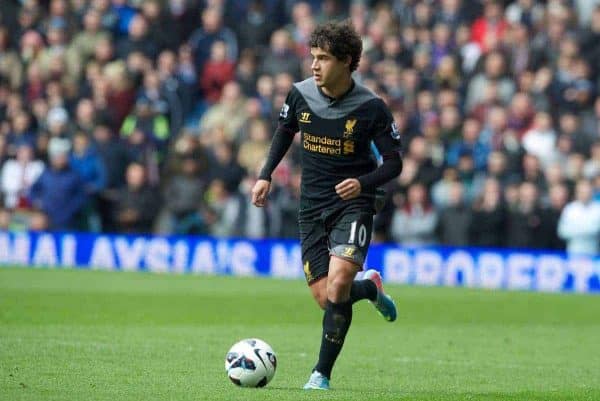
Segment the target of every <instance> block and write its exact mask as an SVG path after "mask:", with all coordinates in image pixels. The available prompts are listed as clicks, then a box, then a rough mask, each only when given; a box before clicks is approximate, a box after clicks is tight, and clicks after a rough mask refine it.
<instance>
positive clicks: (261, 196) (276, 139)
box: [252, 88, 299, 207]
mask: <svg viewBox="0 0 600 401" xmlns="http://www.w3.org/2000/svg"><path fill="white" fill-rule="evenodd" d="M296 91H297V90H296V89H295V88H292V90H291V91H290V93H289V94H288V96H287V98H286V99H285V103H284V104H283V107H282V108H281V111H280V112H279V124H278V126H277V129H276V130H275V134H274V135H273V141H272V142H271V148H270V149H269V154H268V155H267V160H266V161H265V165H264V166H263V168H262V170H261V172H260V174H259V176H258V180H257V181H256V184H254V188H252V204H253V205H255V206H258V207H263V206H264V205H265V201H266V200H267V195H269V191H270V190H271V175H272V174H273V171H274V170H275V168H276V167H277V165H278V164H279V162H281V159H283V156H285V154H286V152H287V151H288V149H289V148H290V146H291V145H292V142H293V140H294V135H295V134H296V132H298V120H297V119H296V99H297V96H299V94H297V93H295V92H296Z"/></svg>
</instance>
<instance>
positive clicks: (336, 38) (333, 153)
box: [252, 22, 402, 390]
mask: <svg viewBox="0 0 600 401" xmlns="http://www.w3.org/2000/svg"><path fill="white" fill-rule="evenodd" d="M309 44H310V47H311V54H312V57H313V62H312V67H311V68H312V72H313V76H312V77H311V78H308V79H306V80H304V81H302V82H299V83H296V84H294V86H293V88H292V89H291V91H290V93H289V94H288V96H287V98H286V101H285V104H284V105H283V107H282V109H281V112H280V114H279V125H278V127H277V130H276V131H275V134H274V136H273V141H272V144H271V148H270V150H269V154H268V157H267V160H266V162H265V165H264V167H263V169H262V171H261V173H260V176H259V179H258V181H257V182H256V184H255V186H254V188H253V190H252V202H253V204H254V205H256V206H258V207H262V206H264V205H265V202H266V199H267V195H268V193H269V190H270V187H271V174H272V173H273V170H275V167H276V166H277V165H278V164H279V162H280V161H281V159H282V158H283V156H284V155H285V153H286V152H287V150H288V149H289V147H290V145H291V143H292V140H293V137H294V135H295V134H296V132H300V135H301V138H300V139H301V141H300V143H301V146H302V152H301V155H302V156H301V165H302V187H301V200H300V210H299V213H298V220H299V228H300V241H301V245H302V263H303V265H304V273H305V275H306V281H307V282H308V285H309V287H310V290H311V292H312V295H313V297H314V299H315V300H316V301H317V303H318V304H319V306H320V307H321V308H322V309H323V310H324V316H323V333H322V337H321V349H320V352H319V359H318V362H317V364H316V366H315V368H314V370H313V372H312V374H311V376H310V378H309V380H308V383H306V385H305V386H304V388H305V389H322V390H327V389H328V388H329V379H330V377H331V370H332V368H333V365H334V363H335V360H336V358H337V356H338V354H339V353H340V351H341V349H342V346H343V344H344V339H345V337H346V333H347V332H348V328H349V327H350V323H351V321H352V304H353V303H354V302H357V301H359V300H362V299H368V300H370V301H371V302H372V303H373V304H374V305H375V307H376V308H377V310H378V311H379V312H380V313H381V315H383V317H384V318H385V319H386V320H388V321H390V322H391V321H394V320H395V319H396V306H395V305H394V302H393V300H392V299H391V298H390V296H389V295H387V294H385V293H384V291H383V287H382V284H381V276H380V275H379V273H378V272H377V271H375V270H368V271H367V272H365V274H364V276H363V280H354V278H355V276H356V274H357V272H358V271H360V270H362V265H363V263H364V260H365V257H366V255H367V250H368V247H369V242H370V240H371V228H372V223H373V215H374V214H375V206H374V205H375V193H376V189H377V187H379V186H381V185H382V184H384V183H386V182H387V181H389V180H391V179H393V178H394V177H396V176H398V175H399V174H400V172H401V170H402V161H401V158H400V150H401V143H400V134H399V132H398V130H397V129H396V126H395V124H394V122H393V118H392V115H391V113H390V111H389V109H388V108H387V106H386V105H385V103H384V102H383V101H382V100H381V98H379V97H377V96H376V95H375V94H373V93H372V92H371V91H370V90H368V89H367V88H365V87H363V86H361V85H359V84H357V83H356V82H354V80H353V79H352V76H351V74H352V71H354V70H355V69H356V67H357V66H358V62H359V60H360V56H361V52H362V42H361V39H360V37H359V35H358V34H357V33H356V31H355V30H354V29H353V27H352V25H350V23H349V22H342V23H336V22H329V23H326V24H323V25H320V26H318V27H317V28H316V29H315V30H314V32H313V33H312V35H311V37H310V42H309ZM372 143H373V144H374V145H375V146H376V148H377V151H378V153H379V154H380V155H381V156H382V158H383V163H382V164H381V165H379V166H377V163H376V162H375V160H374V158H373V154H372V150H371V144H372Z"/></svg>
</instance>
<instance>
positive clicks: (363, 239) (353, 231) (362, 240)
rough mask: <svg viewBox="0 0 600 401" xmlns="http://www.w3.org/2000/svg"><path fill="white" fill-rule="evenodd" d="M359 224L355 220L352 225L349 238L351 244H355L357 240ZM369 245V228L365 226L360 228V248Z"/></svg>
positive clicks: (362, 225)
mask: <svg viewBox="0 0 600 401" xmlns="http://www.w3.org/2000/svg"><path fill="white" fill-rule="evenodd" d="M357 225H358V222H357V221H356V220H355V221H353V222H352V224H350V238H348V243H349V244H354V240H355V239H356V226H357ZM366 243H367V228H366V227H365V225H364V224H361V225H360V226H358V246H365V244H366Z"/></svg>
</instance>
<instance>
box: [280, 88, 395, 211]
mask: <svg viewBox="0 0 600 401" xmlns="http://www.w3.org/2000/svg"><path fill="white" fill-rule="evenodd" d="M279 125H280V128H283V129H284V130H285V131H286V132H288V133H290V135H294V134H295V133H299V135H300V147H301V165H302V187H301V205H300V212H301V214H302V213H311V212H318V211H319V210H323V209H326V208H330V207H337V206H340V205H343V204H344V203H345V202H364V203H365V204H369V205H372V202H373V199H374V193H375V191H374V189H367V188H363V190H362V193H361V195H360V196H359V197H358V198H357V199H353V200H348V201H344V200H342V199H341V198H340V197H339V195H337V194H336V192H335V186H336V185H337V184H339V183H340V182H342V181H343V180H344V179H346V178H358V177H360V176H362V175H364V174H368V173H370V172H372V171H373V170H374V169H376V168H377V163H376V160H375V158H374V155H373V151H372V149H371V144H374V145H375V147H376V148H377V150H378V152H379V153H380V154H382V155H385V154H390V153H393V152H399V151H401V147H402V145H401V141H400V133H399V132H398V130H397V128H396V126H395V124H394V120H393V118H392V115H391V113H390V111H389V109H388V107H387V105H386V104H385V103H384V102H383V100H382V99H381V98H379V97H378V96H376V95H375V94H374V93H373V92H372V91H370V90H369V89H367V88H365V87H364V86H362V85H359V84H356V83H354V82H353V85H352V87H351V88H350V90H349V91H348V92H347V93H346V94H344V95H342V96H341V97H339V98H337V99H333V98H330V97H328V96H327V95H325V94H324V93H323V92H322V91H321V90H320V88H318V87H317V85H316V84H315V81H314V79H313V78H308V79H306V80H304V81H302V82H299V83H296V84H294V86H293V88H292V89H291V91H290V92H289V94H288V96H287V98H286V100H285V104H284V105H283V107H282V109H281V112H280V114H279Z"/></svg>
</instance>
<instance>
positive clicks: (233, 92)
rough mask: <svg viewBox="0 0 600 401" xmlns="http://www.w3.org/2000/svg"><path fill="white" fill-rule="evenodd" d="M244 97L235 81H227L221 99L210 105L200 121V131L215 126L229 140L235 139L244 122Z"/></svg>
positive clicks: (208, 129)
mask: <svg viewBox="0 0 600 401" xmlns="http://www.w3.org/2000/svg"><path fill="white" fill-rule="evenodd" d="M245 103H246V99H245V98H244V96H243V95H242V93H241V90H240V86H239V84H238V83H237V82H233V81H231V82H228V83H227V84H225V86H224V87H223V92H222V94H221V100H220V102H219V103H216V104H215V105H213V106H211V107H210V108H209V109H208V110H207V112H206V114H205V115H204V116H203V117H202V120H201V121H200V131H201V132H203V133H205V132H207V131H210V130H213V129H215V128H217V129H222V130H223V133H224V135H225V137H226V138H227V139H228V140H230V141H233V142H235V141H237V139H238V136H239V133H240V129H241V128H242V127H243V125H244V124H245V122H246V115H245Z"/></svg>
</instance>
